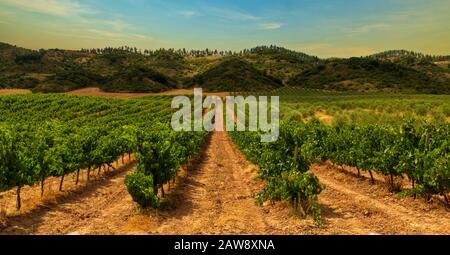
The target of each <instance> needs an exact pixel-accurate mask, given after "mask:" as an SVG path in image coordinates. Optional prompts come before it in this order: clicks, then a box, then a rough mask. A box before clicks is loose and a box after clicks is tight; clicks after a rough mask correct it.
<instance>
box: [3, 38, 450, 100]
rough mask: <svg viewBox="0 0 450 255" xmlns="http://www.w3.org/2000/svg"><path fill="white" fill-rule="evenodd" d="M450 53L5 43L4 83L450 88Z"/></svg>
mask: <svg viewBox="0 0 450 255" xmlns="http://www.w3.org/2000/svg"><path fill="white" fill-rule="evenodd" d="M449 59H450V57H449V56H430V55H425V54H422V53H416V52H411V51H405V50H393V51H386V52H381V53H378V54H374V55H372V56H369V57H363V58H349V59H327V60H324V59H319V58H318V57H314V56H311V55H308V54H305V53H301V52H297V51H292V50H289V49H286V48H282V47H278V46H273V45H271V46H258V47H255V48H251V49H245V50H242V51H239V52H231V51H218V50H208V49H206V50H186V49H180V50H175V49H159V50H144V51H143V50H139V49H136V48H132V47H127V46H124V47H119V48H110V47H107V48H103V49H82V50H79V51H73V50H61V49H48V50H39V51H35V50H29V49H25V48H21V47H17V46H13V45H9V44H6V43H0V88H12V89H31V90H33V91H34V92H66V91H71V90H76V89H82V88H87V87H98V88H100V89H102V90H105V91H108V92H160V91H167V90H171V89H174V88H185V87H194V86H202V87H204V89H205V90H209V91H226V90H234V91H244V90H249V91H255V90H270V89H273V88H278V87H280V86H282V84H284V85H290V86H301V87H305V88H315V89H326V90H339V91H345V90H351V91H354V90H356V91H374V90H388V91H406V92H413V93H415V92H420V93H450V89H449V86H450V85H449V84H450V68H449V65H450V62H449Z"/></svg>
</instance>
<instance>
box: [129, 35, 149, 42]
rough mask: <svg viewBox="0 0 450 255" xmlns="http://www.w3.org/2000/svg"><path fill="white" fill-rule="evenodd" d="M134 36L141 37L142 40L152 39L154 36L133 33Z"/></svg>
mask: <svg viewBox="0 0 450 255" xmlns="http://www.w3.org/2000/svg"><path fill="white" fill-rule="evenodd" d="M131 36H132V37H134V38H136V39H141V40H147V41H152V40H153V38H152V37H149V36H146V35H142V34H132V35H131Z"/></svg>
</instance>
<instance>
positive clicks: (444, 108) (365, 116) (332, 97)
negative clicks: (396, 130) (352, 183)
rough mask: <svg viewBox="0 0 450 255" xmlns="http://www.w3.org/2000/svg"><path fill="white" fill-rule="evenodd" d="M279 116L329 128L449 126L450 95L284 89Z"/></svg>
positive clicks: (281, 94) (282, 90)
mask: <svg viewBox="0 0 450 255" xmlns="http://www.w3.org/2000/svg"><path fill="white" fill-rule="evenodd" d="M271 94H273V95H279V96H280V114H281V116H280V117H281V118H282V119H285V120H297V121H308V120H310V119H312V118H317V119H319V120H321V121H323V122H325V123H326V124H339V123H349V122H351V123H356V124H397V123H401V122H402V121H404V120H405V119H413V120H414V121H415V122H416V123H423V122H435V123H446V122H450V96H449V95H423V94H393V93H383V92H377V93H357V92H355V93H349V92H346V93H339V92H327V91H319V90H305V89H299V88H288V87H286V88H282V89H280V90H278V91H275V92H273V93H271Z"/></svg>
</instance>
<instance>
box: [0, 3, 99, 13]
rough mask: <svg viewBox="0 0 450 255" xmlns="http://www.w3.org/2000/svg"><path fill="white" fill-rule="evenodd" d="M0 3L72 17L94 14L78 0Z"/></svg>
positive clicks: (30, 10)
mask: <svg viewBox="0 0 450 255" xmlns="http://www.w3.org/2000/svg"><path fill="white" fill-rule="evenodd" d="M0 3H3V4H6V5H9V6H13V7H16V8H20V9H22V10H25V11H29V12H37V13H43V14H48V15H52V16H59V17H72V16H79V15H82V14H95V13H96V12H95V11H93V10H91V9H90V8H89V7H87V6H85V5H82V4H80V3H79V2H78V1H69V0H60V1H57V0H0Z"/></svg>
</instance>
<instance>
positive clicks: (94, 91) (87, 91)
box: [67, 88, 229, 99]
mask: <svg viewBox="0 0 450 255" xmlns="http://www.w3.org/2000/svg"><path fill="white" fill-rule="evenodd" d="M67 94H70V95H78V96H97V97H111V98H118V99H128V98H141V97H146V96H172V95H173V96H175V95H193V94H194V90H193V89H174V90H169V91H164V92H160V93H111V92H104V91H102V90H100V89H99V88H84V89H78V90H74V91H70V92H67ZM203 95H205V96H211V95H215V96H227V95H229V93H228V92H217V93H208V92H203Z"/></svg>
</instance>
